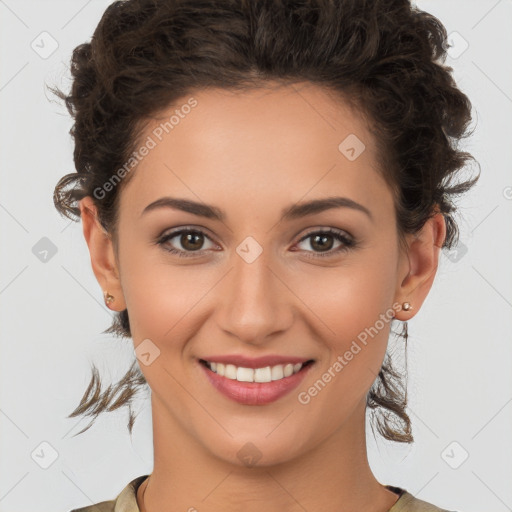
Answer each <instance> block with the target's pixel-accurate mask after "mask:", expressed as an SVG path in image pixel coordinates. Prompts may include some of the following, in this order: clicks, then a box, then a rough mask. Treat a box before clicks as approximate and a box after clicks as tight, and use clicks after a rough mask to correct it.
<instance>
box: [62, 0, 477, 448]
mask: <svg viewBox="0 0 512 512" xmlns="http://www.w3.org/2000/svg"><path fill="white" fill-rule="evenodd" d="M446 42H447V33H446V29H445V27H444V26H443V25H442V23H441V22H440V21H439V20H438V19H437V18H435V17H434V16H432V15H430V14H428V13H426V12H423V11H421V10H419V9H417V8H416V7H413V6H411V4H410V1H409V0H302V1H293V2H292V1H288V0H272V1H269V0H208V1H205V0H123V1H115V2H113V3H112V4H111V5H109V7H108V8H107V9H106V11H105V13H104V14H103V16H102V18H101V20H100V22H99V24H98V26H97V28H96V29H95V31H94V34H93V37H92V39H91V41H90V42H88V43H84V44H80V45H79V46H77V47H76V48H75V49H74V51H73V55H72V58H71V73H72V77H73V82H72V86H71V90H70V92H69V94H64V93H62V92H61V91H60V90H58V89H56V88H54V89H52V91H53V92H54V93H55V94H57V95H58V96H59V97H60V98H61V99H63V100H65V104H66V106H67V109H68V111H69V113H70V114H71V116H72V117H73V119H74V125H73V127H72V129H71V130H70V133H71V135H72V136H73V138H74V143H75V148H74V162H75V167H76V171H77V172H74V173H71V174H67V175H65V176H64V177H62V178H61V179H60V181H59V182H58V184H57V186H56V187H55V191H54V202H55V206H56V208H57V209H58V211H59V212H60V213H61V214H62V215H64V216H66V217H69V218H71V219H73V220H78V219H79V216H80V210H79V208H78V204H77V202H78V201H79V200H80V199H82V198H83V197H85V196H92V197H93V199H94V202H95V204H96V206H97V208H98V217H99V220H100V222H101V224H102V226H103V227H104V228H105V230H106V231H107V232H108V233H109V234H111V235H112V237H113V238H112V239H113V242H114V247H115V248H116V247H117V242H116V241H117V238H116V235H117V232H116V226H117V220H118V219H117V216H118V204H119V197H120V193H121V191H122V189H123V186H125V185H126V183H127V182H128V180H129V179H130V177H131V176H132V175H133V173H130V174H128V175H127V176H126V178H124V179H123V180H122V182H121V183H120V184H119V186H116V187H112V190H111V191H110V192H109V193H105V194H102V197H101V198H98V197H97V195H95V190H97V189H98V188H101V187H102V186H103V184H104V183H105V182H107V181H108V180H109V179H110V178H111V177H112V175H113V173H114V171H115V170H117V169H120V168H121V167H122V166H123V164H124V163H125V162H127V161H128V159H129V158H130V156H131V155H132V153H133V151H134V149H135V148H136V147H137V145H138V142H139V138H140V136H141V134H142V132H143V128H144V126H145V125H144V123H145V122H146V121H147V120H148V119H149V118H151V117H152V116H155V115H157V114H158V113H159V112H161V111H162V110H163V109H165V108H168V107H169V105H171V104H173V103H175V102H177V101H178V100H179V99H180V98H183V97H184V96H185V95H186V94H190V93H191V92H192V91H194V90H200V89H204V88H207V87H220V88H224V89H233V90H244V89H248V88H255V87H263V86H265V84H267V83H269V82H271V81H277V82H279V83H282V84H293V83H298V82H311V83H314V84H317V85H319V86H323V87H325V88H328V89H329V90H332V91H335V92H337V93H339V94H340V96H343V97H345V98H346V99H348V101H350V102H351V103H353V104H354V105H356V106H357V108H358V109H359V112H360V113H361V114H362V115H365V116H366V117H367V119H369V120H370V121H371V123H370V124H372V126H374V127H375V132H374V133H375V137H376V140H377V144H378V149H379V151H380V156H381V172H382V173H383V175H384V176H385V178H386V180H387V182H388V183H389V184H390V186H391V188H392V189H393V191H394V196H395V206H396V217H397V230H398V233H399V235H400V239H401V240H403V235H404V234H405V233H415V232H417V231H418V230H419V229H421V227H422V226H423V225H424V224H425V222H426V221H427V220H428V219H429V218H430V217H431V216H432V215H433V213H435V211H436V209H437V210H438V211H440V212H441V213H442V214H443V215H444V218H445V221H446V225H447V236H446V239H445V241H444V244H443V247H448V248H450V247H452V246H453V245H454V244H455V243H456V242H457V239H458V229H457V224H456V222H455V220H454V213H455V206H454V204H453V202H452V199H453V198H454V197H455V196H457V195H459V194H461V193H463V192H466V191H467V190H469V189H470V188H471V187H472V186H473V184H474V183H475V182H476V181H477V179H478V177H479V176H477V177H475V178H472V179H470V180H467V181H461V180H457V181H456V180H455V178H456V177H457V176H458V174H459V173H458V171H459V170H460V169H462V168H463V167H464V166H465V165H466V163H467V161H468V160H473V161H474V158H473V157H472V156H471V155H470V154H469V153H467V152H463V151H461V150H460V149H459V148H458V143H459V142H460V140H461V139H462V138H463V137H467V136H468V135H469V133H468V131H467V130H468V126H469V123H470V121H471V103H470V102H469V100H468V98H467V97H466V96H465V95H464V94H463V93H462V92H461V91H460V90H459V89H458V88H457V86H456V84H455V82H454V80H453V78H452V76H451V72H452V71H453V70H452V69H451V68H450V67H447V66H446V65H444V61H445V59H446ZM403 329H404V330H403V332H402V335H403V336H404V337H405V341H406V343H405V347H406V348H407V322H405V323H404V324H403ZM104 332H105V333H111V334H114V335H118V336H121V337H131V332H130V323H129V317H128V311H127V310H124V311H122V312H119V313H116V316H115V319H114V322H113V324H112V325H111V327H110V328H109V329H107V330H106V331H104ZM405 377H406V375H405ZM144 385H147V383H146V381H145V379H144V376H143V375H142V373H141V372H140V368H139V367H138V364H137V361H136V360H135V361H134V362H133V364H132V366H131V368H130V369H129V371H128V372H127V374H126V375H125V377H124V378H123V379H122V380H121V381H119V382H118V383H117V384H116V385H115V386H113V387H112V386H109V387H108V388H107V389H106V390H105V391H104V392H100V391H101V380H100V378H99V374H98V372H97V370H96V368H94V366H93V376H92V379H91V382H90V384H89V387H88V388H87V390H86V393H85V394H84V396H83V398H82V400H81V402H80V405H79V406H78V407H77V409H76V410H75V411H73V413H71V415H70V416H71V417H72V416H77V415H88V416H93V417H94V418H95V417H97V416H98V415H99V414H100V413H101V412H104V411H111V410H114V409H117V408H119V407H121V406H126V405H127V406H128V407H129V411H130V416H129V422H128V429H129V431H130V433H131V431H132V426H133V420H134V416H133V414H132V411H131V403H132V400H133V399H134V397H135V394H136V393H137V391H138V390H140V388H142V387H143V386H144ZM367 405H368V407H369V408H370V409H371V410H372V412H373V413H374V416H375V417H376V425H377V429H378V431H379V433H380V434H381V435H383V436H384V437H385V438H386V439H390V440H394V441H398V442H406V443H410V442H412V441H413V436H412V434H411V422H410V419H409V417H408V415H407V413H406V411H405V409H406V405H407V392H406V384H405V383H404V382H402V375H401V374H400V372H398V371H396V370H394V369H393V366H392V364H391V359H390V357H389V354H388V353H387V354H386V358H385V360H384V363H383V365H382V368H381V370H380V373H379V375H378V376H377V379H376V381H375V382H374V384H373V386H372V388H371V389H370V390H369V392H368V395H367ZM94 418H93V420H92V421H91V423H90V424H89V425H88V426H87V427H86V428H85V429H83V430H82V431H81V432H84V431H85V430H87V429H88V428H89V427H90V426H91V425H92V423H93V421H94ZM372 427H373V424H372ZM81 432H80V433H81Z"/></svg>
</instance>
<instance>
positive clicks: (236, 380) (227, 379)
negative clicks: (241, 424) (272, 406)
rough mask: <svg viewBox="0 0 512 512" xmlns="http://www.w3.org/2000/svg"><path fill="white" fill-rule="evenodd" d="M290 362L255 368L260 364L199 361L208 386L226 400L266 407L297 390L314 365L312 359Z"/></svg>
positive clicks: (253, 362)
mask: <svg viewBox="0 0 512 512" xmlns="http://www.w3.org/2000/svg"><path fill="white" fill-rule="evenodd" d="M292 360H293V358H290V360H289V362H285V361H283V362H282V363H278V364H273V365H267V366H257V365H259V364H261V363H257V362H255V361H252V362H245V363H244V364H245V365H246V366H237V365H235V364H232V363H227V362H220V361H208V360H206V359H199V360H198V361H199V365H200V367H201V368H202V369H203V372H204V375H205V376H206V379H207V380H208V382H209V383H210V384H212V386H213V387H214V389H216V390H217V391H219V392H220V393H221V394H222V395H224V396H225V397H227V398H229V399H230V400H233V401H235V402H237V403H239V404H242V405H266V404H269V403H271V402H275V401H276V400H278V399H279V398H281V397H283V396H285V395H287V394H288V393H290V392H291V391H292V390H293V389H294V388H296V387H297V386H298V385H299V384H300V383H301V382H302V380H303V379H304V378H305V376H306V375H307V373H308V372H309V371H310V370H311V368H312V367H313V366H314V363H315V360H314V359H308V360H303V361H302V362H292ZM295 360H296V361H297V359H296V358H295ZM250 366H253V367H250Z"/></svg>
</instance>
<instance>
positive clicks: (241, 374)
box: [236, 366, 254, 382]
mask: <svg viewBox="0 0 512 512" xmlns="http://www.w3.org/2000/svg"><path fill="white" fill-rule="evenodd" d="M236 380H238V381H240V382H254V370H253V369H252V368H242V367H241V366H239V367H238V368H237V369H236Z"/></svg>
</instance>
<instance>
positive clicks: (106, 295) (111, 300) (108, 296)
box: [103, 291, 114, 306]
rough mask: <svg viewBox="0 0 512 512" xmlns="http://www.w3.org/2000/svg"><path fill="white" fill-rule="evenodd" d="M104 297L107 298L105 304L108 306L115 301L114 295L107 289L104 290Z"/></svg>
mask: <svg viewBox="0 0 512 512" xmlns="http://www.w3.org/2000/svg"><path fill="white" fill-rule="evenodd" d="M103 297H104V298H105V304H106V305H107V306H108V305H109V304H110V303H111V302H114V296H113V295H110V293H108V292H107V291H104V292H103Z"/></svg>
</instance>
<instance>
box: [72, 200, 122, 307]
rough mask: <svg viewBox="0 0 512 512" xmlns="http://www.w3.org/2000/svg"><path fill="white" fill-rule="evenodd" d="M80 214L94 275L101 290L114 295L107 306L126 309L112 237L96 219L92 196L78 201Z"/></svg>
mask: <svg viewBox="0 0 512 512" xmlns="http://www.w3.org/2000/svg"><path fill="white" fill-rule="evenodd" d="M80 216H81V218H82V225H83V232H84V237H85V240H86V242H87V245H88V247H89V253H90V255H91V265H92V270H93V272H94V275H95V276H96V279H97V280H98V283H99V284H100V286H101V288H102V290H103V292H105V291H106V292H108V293H109V294H110V295H113V297H114V300H113V301H112V302H111V303H110V304H108V305H107V307H108V308H109V309H112V310H115V311H122V310H124V309H126V303H125V300H124V295H123V290H122V288H121V281H120V280H119V272H118V267H117V262H116V257H115V252H114V246H113V243H112V238H111V236H110V235H109V234H108V233H107V232H106V231H105V229H104V228H103V226H102V225H101V223H100V222H99V220H98V215H97V208H96V205H95V204H94V201H93V199H92V197H90V196H86V197H84V198H83V199H82V200H81V201H80Z"/></svg>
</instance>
